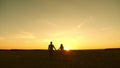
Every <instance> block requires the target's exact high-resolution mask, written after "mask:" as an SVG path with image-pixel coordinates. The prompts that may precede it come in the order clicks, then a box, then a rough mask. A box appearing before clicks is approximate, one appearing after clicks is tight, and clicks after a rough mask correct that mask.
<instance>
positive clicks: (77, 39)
mask: <svg viewBox="0 0 120 68" xmlns="http://www.w3.org/2000/svg"><path fill="white" fill-rule="evenodd" d="M50 41H53V44H54V45H55V47H56V48H57V49H58V48H59V46H60V44H61V43H62V44H63V45H64V47H65V49H99V48H100V49H101V48H120V0H0V49H47V48H48V45H49V43H50Z"/></svg>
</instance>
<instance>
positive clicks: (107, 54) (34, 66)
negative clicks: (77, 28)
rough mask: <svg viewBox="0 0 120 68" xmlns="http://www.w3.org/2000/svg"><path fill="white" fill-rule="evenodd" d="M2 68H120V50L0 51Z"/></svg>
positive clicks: (0, 67)
mask: <svg viewBox="0 0 120 68" xmlns="http://www.w3.org/2000/svg"><path fill="white" fill-rule="evenodd" d="M0 68H120V50H119V49H117V50H71V51H65V54H64V55H62V56H60V54H59V52H58V51H56V52H55V54H54V56H53V58H52V59H50V57H49V56H48V51H47V50H0Z"/></svg>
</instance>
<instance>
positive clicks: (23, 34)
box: [15, 32, 36, 39]
mask: <svg viewBox="0 0 120 68" xmlns="http://www.w3.org/2000/svg"><path fill="white" fill-rule="evenodd" d="M15 38H20V39H35V38H36V36H35V35H34V34H32V33H30V32H21V33H19V34H16V35H15Z"/></svg>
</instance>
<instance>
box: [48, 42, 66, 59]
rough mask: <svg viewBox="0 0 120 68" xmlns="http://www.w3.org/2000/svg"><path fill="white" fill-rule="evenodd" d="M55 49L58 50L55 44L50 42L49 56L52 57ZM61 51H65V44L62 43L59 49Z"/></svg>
mask: <svg viewBox="0 0 120 68" xmlns="http://www.w3.org/2000/svg"><path fill="white" fill-rule="evenodd" d="M54 49H55V50H56V48H55V46H54V45H53V43H52V42H50V44H49V46H48V51H49V56H50V57H52V56H53V53H54ZM58 50H60V51H61V54H63V51H64V47H63V44H61V45H60V48H59V49H58Z"/></svg>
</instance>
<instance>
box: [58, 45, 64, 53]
mask: <svg viewBox="0 0 120 68" xmlns="http://www.w3.org/2000/svg"><path fill="white" fill-rule="evenodd" d="M59 50H60V54H61V55H64V46H63V44H61V45H60V48H59Z"/></svg>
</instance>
